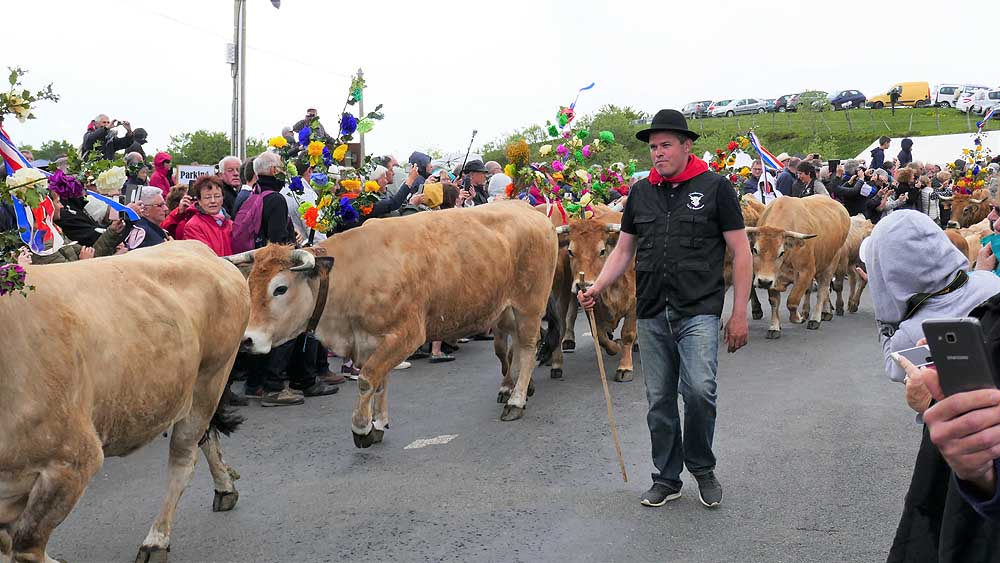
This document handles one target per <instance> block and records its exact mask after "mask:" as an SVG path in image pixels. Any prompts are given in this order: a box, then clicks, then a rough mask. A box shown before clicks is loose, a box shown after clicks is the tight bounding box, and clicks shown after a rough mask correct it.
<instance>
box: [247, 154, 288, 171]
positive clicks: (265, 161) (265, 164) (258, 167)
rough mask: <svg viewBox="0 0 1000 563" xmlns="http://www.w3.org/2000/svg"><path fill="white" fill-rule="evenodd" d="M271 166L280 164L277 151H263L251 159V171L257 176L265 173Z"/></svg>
mask: <svg viewBox="0 0 1000 563" xmlns="http://www.w3.org/2000/svg"><path fill="white" fill-rule="evenodd" d="M273 166H278V167H280V166H281V157H280V156H278V153H275V152H271V151H264V152H262V153H260V155H259V156H257V158H255V159H253V173H254V174H256V175H258V176H265V175H267V174H268V173H269V172H270V171H271V167H273Z"/></svg>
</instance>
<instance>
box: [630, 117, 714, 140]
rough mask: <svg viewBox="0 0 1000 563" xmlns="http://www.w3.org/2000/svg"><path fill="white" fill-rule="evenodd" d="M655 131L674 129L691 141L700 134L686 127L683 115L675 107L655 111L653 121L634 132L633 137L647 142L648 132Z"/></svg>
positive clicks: (696, 138)
mask: <svg viewBox="0 0 1000 563" xmlns="http://www.w3.org/2000/svg"><path fill="white" fill-rule="evenodd" d="M657 131H675V132H677V133H682V134H684V135H687V137H688V138H689V139H691V140H692V141H697V140H698V137H700V136H701V135H699V134H697V133H695V132H694V131H691V130H690V129H688V124H687V120H686V119H684V115H682V114H681V112H679V111H677V110H675V109H661V110H660V111H658V112H656V115H655V116H654V117H653V122H652V123H651V124H650V125H649V128H648V129H643V130H642V131H639V132H638V133H636V134H635V138H636V139H639V140H640V141H642V142H644V143H648V142H649V134H650V133H655V132H657Z"/></svg>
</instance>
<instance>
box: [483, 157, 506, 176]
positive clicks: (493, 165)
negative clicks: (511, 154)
mask: <svg viewBox="0 0 1000 563" xmlns="http://www.w3.org/2000/svg"><path fill="white" fill-rule="evenodd" d="M485 166H486V169H487V170H489V171H490V174H496V173H498V172H502V171H503V167H502V166H500V163H499V162H497V161H495V160H491V161H489V162H487V163H486V164H485Z"/></svg>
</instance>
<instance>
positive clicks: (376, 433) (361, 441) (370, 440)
mask: <svg viewBox="0 0 1000 563" xmlns="http://www.w3.org/2000/svg"><path fill="white" fill-rule="evenodd" d="M352 434H353V432H352ZM382 434H383V431H382V430H378V429H374V428H373V429H372V431H371V432H369V433H368V434H365V435H361V434H354V446H355V447H357V448H370V447H371V446H372V444H378V443H379V442H381V441H382Z"/></svg>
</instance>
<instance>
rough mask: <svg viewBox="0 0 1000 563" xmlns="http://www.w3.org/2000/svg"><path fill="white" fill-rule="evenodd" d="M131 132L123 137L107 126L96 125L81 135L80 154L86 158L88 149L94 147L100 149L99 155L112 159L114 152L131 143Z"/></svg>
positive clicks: (88, 152) (90, 149)
mask: <svg viewBox="0 0 1000 563" xmlns="http://www.w3.org/2000/svg"><path fill="white" fill-rule="evenodd" d="M132 140H133V139H132V133H129V134H127V135H125V136H124V137H116V136H115V134H114V132H113V131H112V130H111V129H108V128H107V127H98V128H97V129H94V130H93V131H88V132H87V134H86V135H84V136H83V144H82V145H81V146H80V155H81V156H82V157H83V158H84V159H86V158H87V155H88V154H90V151H92V150H94V148H95V145H94V143H97V145H96V148H97V149H98V150H99V151H101V155H102V156H103V157H104V159H106V160H114V159H115V153H116V152H118V151H120V150H122V149H125V148H128V147H129V146H131V145H132Z"/></svg>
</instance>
